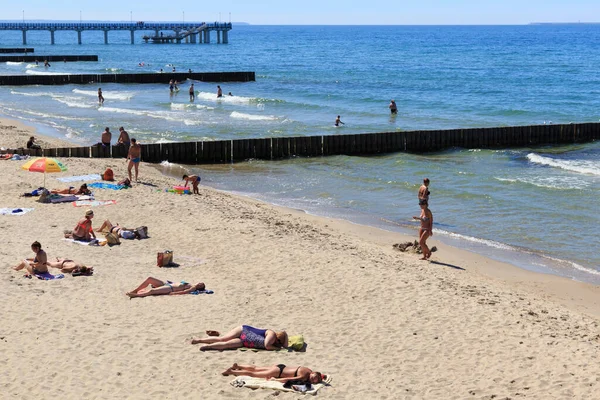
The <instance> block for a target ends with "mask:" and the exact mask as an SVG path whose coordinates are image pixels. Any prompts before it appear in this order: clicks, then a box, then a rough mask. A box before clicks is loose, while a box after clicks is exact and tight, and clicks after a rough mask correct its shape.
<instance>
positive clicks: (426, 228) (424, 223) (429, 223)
mask: <svg viewBox="0 0 600 400" xmlns="http://www.w3.org/2000/svg"><path fill="white" fill-rule="evenodd" d="M413 218H414V219H416V220H419V221H421V228H420V229H419V245H421V251H422V252H423V257H422V258H421V260H427V259H429V257H431V251H430V250H429V247H427V238H428V237H430V236H433V214H432V213H431V210H430V209H429V208H428V206H427V202H425V203H424V204H421V215H420V216H418V217H413Z"/></svg>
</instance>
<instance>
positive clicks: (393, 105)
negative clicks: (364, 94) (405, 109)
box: [388, 99, 398, 115]
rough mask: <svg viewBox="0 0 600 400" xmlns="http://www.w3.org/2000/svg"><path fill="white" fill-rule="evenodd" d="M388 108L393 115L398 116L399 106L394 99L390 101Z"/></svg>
mask: <svg viewBox="0 0 600 400" xmlns="http://www.w3.org/2000/svg"><path fill="white" fill-rule="evenodd" d="M388 107H389V108H390V113H392V115H395V114H398V106H397V105H396V102H395V101H394V100H393V99H392V100H390V105H389V106H388Z"/></svg>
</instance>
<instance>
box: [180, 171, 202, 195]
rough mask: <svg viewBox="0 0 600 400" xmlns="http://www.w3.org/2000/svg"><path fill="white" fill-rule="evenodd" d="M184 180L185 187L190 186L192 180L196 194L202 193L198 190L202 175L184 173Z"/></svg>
mask: <svg viewBox="0 0 600 400" xmlns="http://www.w3.org/2000/svg"><path fill="white" fill-rule="evenodd" d="M183 180H184V181H185V185H184V186H185V187H187V186H188V184H189V183H190V182H192V187H193V188H194V194H200V192H199V191H198V184H199V183H200V177H199V176H198V175H184V176H183Z"/></svg>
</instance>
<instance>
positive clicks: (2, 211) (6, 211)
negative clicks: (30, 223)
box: [0, 208, 33, 215]
mask: <svg viewBox="0 0 600 400" xmlns="http://www.w3.org/2000/svg"><path fill="white" fill-rule="evenodd" d="M29 211H33V208H0V215H23V214H26V213H28V212H29Z"/></svg>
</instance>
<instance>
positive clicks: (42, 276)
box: [35, 272, 65, 281]
mask: <svg viewBox="0 0 600 400" xmlns="http://www.w3.org/2000/svg"><path fill="white" fill-rule="evenodd" d="M35 277H36V278H38V279H41V280H43V281H51V280H54V279H62V278H64V277H65V275H64V274H58V275H52V274H51V273H50V272H44V273H43V274H35Z"/></svg>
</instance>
